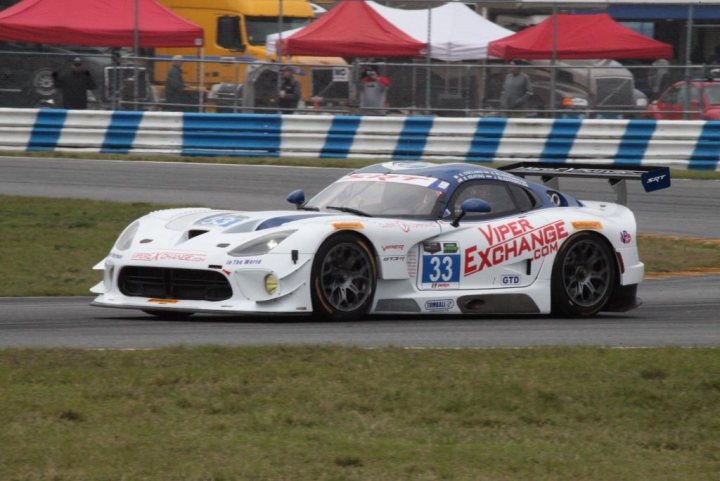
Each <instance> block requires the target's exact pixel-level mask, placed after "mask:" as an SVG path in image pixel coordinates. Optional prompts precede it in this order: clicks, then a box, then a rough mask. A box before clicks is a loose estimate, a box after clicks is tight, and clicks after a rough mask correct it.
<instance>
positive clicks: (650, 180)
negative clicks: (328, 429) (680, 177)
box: [647, 174, 666, 184]
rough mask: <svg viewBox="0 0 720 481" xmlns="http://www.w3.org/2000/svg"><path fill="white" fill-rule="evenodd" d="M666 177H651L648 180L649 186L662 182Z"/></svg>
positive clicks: (664, 175)
mask: <svg viewBox="0 0 720 481" xmlns="http://www.w3.org/2000/svg"><path fill="white" fill-rule="evenodd" d="M665 177H666V174H663V175H658V176H656V177H650V178H648V181H647V182H648V184H652V183H654V182H662V180H663V179H664V178H665Z"/></svg>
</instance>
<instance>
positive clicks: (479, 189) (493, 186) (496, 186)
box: [450, 181, 518, 220]
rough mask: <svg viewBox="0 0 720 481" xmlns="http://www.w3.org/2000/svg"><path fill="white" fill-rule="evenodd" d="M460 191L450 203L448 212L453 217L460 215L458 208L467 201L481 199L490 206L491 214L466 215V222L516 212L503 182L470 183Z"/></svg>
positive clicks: (513, 202)
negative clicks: (450, 206)
mask: <svg viewBox="0 0 720 481" xmlns="http://www.w3.org/2000/svg"><path fill="white" fill-rule="evenodd" d="M461 189H462V190H460V191H459V192H458V194H457V195H456V196H455V198H454V199H453V201H452V208H451V209H450V211H451V212H452V213H453V215H457V214H459V213H460V207H461V206H462V203H463V202H464V201H466V200H467V199H482V200H484V201H486V202H488V203H490V205H491V206H492V212H489V213H486V214H468V215H467V216H466V219H468V220H471V219H486V218H491V217H498V216H503V215H508V214H511V213H513V212H517V210H518V208H517V206H516V205H515V201H514V200H513V197H512V195H511V194H510V191H509V190H508V188H507V186H506V185H505V184H504V183H503V182H497V181H470V182H467V183H466V184H465V185H463V186H462V187H461Z"/></svg>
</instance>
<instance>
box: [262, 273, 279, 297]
mask: <svg viewBox="0 0 720 481" xmlns="http://www.w3.org/2000/svg"><path fill="white" fill-rule="evenodd" d="M277 288H278V279H277V277H275V275H273V274H268V275H266V276H265V291H267V293H268V294H270V295H271V296H272V295H273V294H275V293H276V292H277Z"/></svg>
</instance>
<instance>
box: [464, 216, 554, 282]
mask: <svg viewBox="0 0 720 481" xmlns="http://www.w3.org/2000/svg"><path fill="white" fill-rule="evenodd" d="M478 230H479V231H480V233H481V234H482V235H483V237H484V238H485V240H486V241H487V247H486V246H484V245H482V246H478V245H475V246H472V247H468V248H467V249H465V269H464V272H465V274H464V275H465V276H469V275H472V274H475V273H476V272H481V271H482V270H483V269H486V268H490V267H494V266H498V265H501V264H505V263H506V262H512V261H516V260H521V259H525V258H528V257H530V258H532V259H533V260H536V259H540V258H542V257H545V256H547V255H550V254H551V253H553V252H556V251H557V249H558V241H559V240H560V239H564V238H565V237H567V236H568V233H567V231H566V230H565V222H564V221H562V220H557V221H554V222H551V223H549V224H545V225H542V226H540V227H533V226H532V225H531V224H530V222H529V221H528V220H527V219H520V220H517V221H512V222H507V223H504V224H499V225H492V224H489V225H487V226H483V227H478Z"/></svg>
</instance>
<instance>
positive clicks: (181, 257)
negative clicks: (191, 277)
mask: <svg viewBox="0 0 720 481" xmlns="http://www.w3.org/2000/svg"><path fill="white" fill-rule="evenodd" d="M205 258H206V256H205V254H191V253H189V252H136V253H134V254H133V255H132V257H131V259H132V260H134V261H145V262H150V261H181V262H204V261H205Z"/></svg>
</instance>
